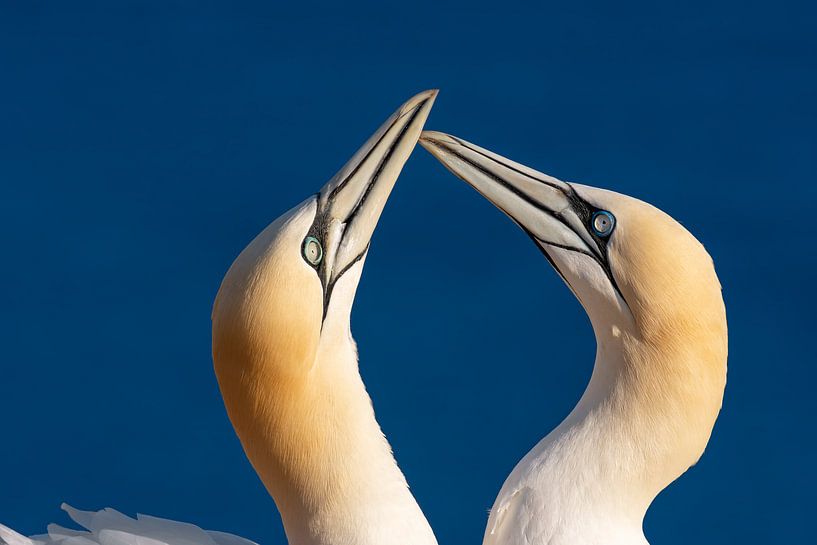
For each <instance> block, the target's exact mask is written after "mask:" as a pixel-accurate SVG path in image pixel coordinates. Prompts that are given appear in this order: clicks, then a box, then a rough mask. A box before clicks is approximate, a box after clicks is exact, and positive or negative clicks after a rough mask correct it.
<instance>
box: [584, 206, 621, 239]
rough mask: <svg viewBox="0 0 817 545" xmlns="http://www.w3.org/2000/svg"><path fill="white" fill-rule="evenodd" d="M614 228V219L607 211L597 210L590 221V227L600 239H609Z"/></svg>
mask: <svg viewBox="0 0 817 545" xmlns="http://www.w3.org/2000/svg"><path fill="white" fill-rule="evenodd" d="M615 226H616V217H615V216H614V215H613V214H611V213H610V212H608V211H607V210H599V211H597V212H596V213H595V214H593V217H592V218H591V219H590V227H592V229H593V232H594V233H596V235H598V236H600V237H609V236H610V233H612V232H613V229H614V228H615Z"/></svg>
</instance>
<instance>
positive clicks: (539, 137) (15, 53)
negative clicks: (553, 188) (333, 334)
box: [0, 1, 817, 545]
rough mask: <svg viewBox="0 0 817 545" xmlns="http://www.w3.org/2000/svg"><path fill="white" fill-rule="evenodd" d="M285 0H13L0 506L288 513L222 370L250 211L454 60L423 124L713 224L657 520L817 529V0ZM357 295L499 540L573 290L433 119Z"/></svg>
mask: <svg viewBox="0 0 817 545" xmlns="http://www.w3.org/2000/svg"><path fill="white" fill-rule="evenodd" d="M275 4H276V3H273V2H241V3H236V2H221V3H215V2H175V1H163V2H98V3H89V2H71V3H57V2H52V3H49V2H36V3H35V2H17V3H13V4H12V3H4V4H3V5H2V7H0V51H2V55H0V73H2V84H0V124H1V125H2V127H3V130H2V131H0V183H2V198H0V212H1V213H0V230H2V233H3V235H2V241H3V251H4V252H3V253H4V263H5V266H4V267H2V269H0V284H2V286H3V289H2V290H0V298H2V299H0V301H1V302H2V309H3V311H2V313H0V344H2V347H3V356H2V359H0V429H2V436H3V440H2V448H0V488H2V492H0V521H2V522H3V523H5V524H7V525H10V526H12V527H15V528H17V529H19V530H21V531H24V532H27V533H35V532H40V531H42V530H44V528H45V525H46V524H47V523H48V522H50V521H59V522H66V517H65V516H64V515H63V514H62V513H61V512H59V511H58V506H59V504H60V502H62V501H68V502H70V503H72V504H74V505H75V506H76V507H80V508H86V509H96V508H101V507H105V506H112V507H115V508H117V509H119V510H121V511H123V512H125V513H128V514H133V513H135V512H137V511H138V512H143V513H148V514H153V515H157V516H163V517H169V518H174V519H179V520H186V521H190V522H194V523H196V524H199V525H202V526H204V527H207V528H210V529H218V530H224V531H230V532H234V533H237V534H240V535H243V536H246V537H249V538H252V539H254V540H257V541H259V542H260V543H262V544H263V545H275V544H278V543H283V542H284V538H283V533H282V529H281V526H280V522H279V518H278V515H277V513H276V511H275V507H274V504H273V502H272V500H271V499H270V498H269V497H268V496H267V494H266V492H265V491H264V489H263V488H262V486H261V484H260V482H259V481H258V479H257V478H256V476H255V474H254V473H253V472H252V469H251V468H250V466H249V464H248V463H247V461H246V460H245V458H244V455H243V453H242V451H241V448H240V445H239V443H238V441H237V439H236V438H235V436H234V434H233V431H232V428H231V427H230V425H229V422H228V420H227V417H226V415H225V412H224V409H223V406H222V403H221V399H220V396H219V393H218V390H217V385H216V381H215V378H214V374H213V371H212V362H211V359H210V319H209V313H210V305H211V303H212V300H213V297H214V296H215V293H216V290H217V288H218V285H219V282H220V280H221V278H222V275H223V274H224V272H225V271H226V269H227V267H228V266H229V265H230V263H231V261H232V260H233V258H234V257H235V256H236V255H237V253H238V252H239V251H240V250H241V249H242V248H243V247H244V245H245V244H246V243H247V242H248V241H249V240H250V239H251V238H252V237H253V236H254V235H255V234H256V233H257V232H259V231H260V230H261V229H262V228H263V227H264V226H265V225H266V224H267V223H269V222H270V221H272V220H273V219H274V218H275V217H277V216H278V215H279V214H280V213H282V212H283V211H285V210H287V209H288V208H290V207H291V206H293V205H294V204H296V203H298V202H300V201H301V200H303V199H304V198H305V197H306V196H307V195H309V194H310V193H313V192H314V191H315V190H317V189H318V188H319V187H320V186H321V185H322V184H323V183H324V182H325V181H326V180H327V179H328V178H329V177H330V176H331V175H332V174H334V173H335V171H336V170H337V169H338V168H339V167H340V166H341V165H342V164H343V163H344V162H345V161H346V159H348V157H349V156H350V155H351V154H352V153H353V152H354V151H355V150H356V149H357V147H358V145H359V144H360V143H361V142H363V140H365V139H366V138H367V137H368V136H369V134H370V133H371V132H372V131H374V129H375V128H376V127H377V126H378V125H379V124H380V123H381V122H382V121H383V120H384V119H385V118H386V117H387V116H388V115H389V114H390V113H391V112H392V111H393V110H394V108H396V107H397V106H398V105H399V104H400V103H401V102H402V101H403V100H405V99H406V98H408V97H409V96H411V95H412V94H413V93H415V92H417V91H420V90H423V89H426V88H430V87H438V88H440V89H441V93H440V96H439V97H438V100H437V104H436V106H435V109H434V111H432V113H431V117H430V119H429V122H428V124H427V126H428V127H429V128H433V129H439V130H444V131H448V132H451V133H453V134H456V135H458V136H461V137H464V138H466V139H468V140H470V141H472V142H474V143H477V144H479V145H482V146H485V147H488V148H490V149H493V150H495V151H497V152H499V153H501V154H503V155H505V156H507V157H509V158H512V159H515V160H517V161H520V162H522V163H525V164H528V165H530V166H533V167H535V168H537V169H539V170H542V171H544V172H547V173H549V174H552V175H555V176H557V177H560V178H564V179H568V180H573V181H578V182H582V183H586V184H590V185H596V186H600V187H606V188H610V189H614V190H616V191H619V192H623V193H627V194H630V195H633V196H636V197H639V198H642V199H644V200H646V201H648V202H651V203H653V204H655V205H657V206H658V207H660V208H662V209H664V210H665V211H667V212H668V213H670V214H671V215H673V216H674V217H676V218H677V219H679V220H680V221H681V222H682V223H684V224H685V225H686V226H687V227H688V228H689V229H690V230H691V231H692V232H693V233H694V234H695V235H696V236H698V238H699V239H700V240H701V241H702V242H703V243H704V244H705V245H706V247H707V248H708V249H709V251H710V253H711V254H712V256H713V257H714V260H715V263H716V267H717V270H718V273H719V275H720V278H721V282H722V284H723V287H724V297H725V300H726V303H727V311H728V316H729V326H730V359H729V366H730V367H729V382H728V386H727V392H726V397H725V402H724V408H723V412H722V414H721V418H720V420H719V421H718V424H717V426H716V428H715V433H714V435H713V438H712V441H711V443H710V445H709V448H708V449H707V451H706V454H705V455H704V457H703V459H702V461H701V462H700V463H699V464H698V466H696V467H695V468H694V469H693V470H692V471H690V472H689V473H688V474H686V475H685V476H684V477H682V478H681V479H680V480H679V481H678V482H676V483H675V484H674V485H672V486H671V487H670V488H669V489H668V490H666V491H665V492H664V493H662V494H661V495H660V496H659V498H658V499H657V500H656V502H655V503H654V505H653V507H652V508H651V510H650V512H649V513H648V516H647V519H646V524H645V528H646V533H647V537H648V538H649V539H650V540H651V541H652V542H653V543H654V544H664V545H669V544H676V543H677V544H682V543H684V544H685V543H730V542H753V541H756V542H760V543H768V542H776V543H783V542H803V541H805V540H807V539H811V538H812V537H813V520H812V519H813V516H812V515H813V512H814V507H815V502H814V491H815V487H816V486H817V476H816V475H815V470H814V465H813V462H811V461H809V460H812V458H813V455H814V450H815V446H817V438H816V437H815V425H814V414H815V409H816V408H817V407H815V400H814V395H813V389H814V383H815V380H817V370H815V366H814V351H813V340H812V337H813V330H814V323H815V321H814V305H815V303H817V294H815V289H814V270H815V266H817V252H815V247H814V230H815V224H814V211H813V209H812V207H813V205H814V202H815V201H817V190H816V189H815V174H817V168H815V167H817V165H816V164H815V163H816V162H817V160H816V159H815V157H817V155H816V154H815V151H817V145H816V144H817V141H815V140H817V138H816V137H815V134H817V131H815V119H817V115H815V114H817V111H816V110H817V100H815V96H817V66H815V58H817V55H816V54H817V33H816V32H815V30H814V28H815V27H814V22H815V20H817V13H815V11H817V8H815V6H816V5H815V4H814V3H813V2H792V1H789V2H776V3H769V2H755V1H748V2H746V1H744V2H723V1H721V2H685V3H678V4H679V5H674V6H670V5H664V6H658V5H656V4H655V3H654V2H636V3H629V4H626V5H625V4H622V3H621V2H616V3H609V4H603V3H600V2H578V3H568V2H559V3H553V2H542V3H539V5H538V6H528V5H525V4H522V3H517V2H514V1H503V2H497V3H490V4H489V3H482V2H478V1H470V2H464V3H445V4H443V3H441V2H411V3H401V4H400V5H395V6H385V5H383V4H382V3H381V2H372V3H369V4H355V5H352V4H351V3H342V5H339V6H332V5H323V4H316V3H307V2H303V3H297V4H298V5H297V6H296V5H295V4H296V3H295V2H289V3H286V5H275ZM352 325H353V332H354V335H355V337H356V339H357V341H358V344H359V346H360V354H361V372H362V373H363V376H364V379H365V381H366V383H367V385H368V387H369V391H370V393H371V395H372V398H373V400H374V404H375V409H376V411H377V414H378V417H379V420H380V422H381V424H382V426H383V428H384V430H385V431H386V433H387V435H388V437H389V439H390V440H391V443H392V445H393V446H394V449H395V451H396V453H397V457H398V460H399V462H400V464H401V466H402V467H403V469H404V471H405V473H406V474H407V477H408V479H409V481H410V483H411V485H412V489H413V490H414V492H415V494H416V496H417V497H418V499H419V501H420V503H421V506H422V507H423V509H424V510H425V512H426V514H427V516H428V518H429V519H430V521H431V523H432V526H433V527H434V529H435V531H436V533H437V536H438V538H439V541H440V543H441V544H443V545H444V544H454V543H456V544H459V543H462V544H473V543H480V540H481V536H482V532H483V528H484V524H485V519H486V511H487V509H488V508H489V507H490V505H491V504H492V502H493V499H494V497H495V494H496V492H497V491H498V489H499V486H500V485H501V483H502V481H503V480H504V478H505V476H506V475H507V474H508V472H509V471H510V470H511V468H512V467H513V466H514V464H515V463H516V461H517V460H518V459H519V458H520V457H521V456H522V455H523V454H524V453H525V452H526V451H527V450H528V449H529V448H530V447H531V446H532V445H533V444H534V443H535V442H536V441H537V440H538V439H539V438H540V437H542V436H543V435H545V433H546V432H547V431H549V430H550V429H551V428H552V427H554V426H555V425H556V424H557V423H558V422H559V421H560V420H561V418H563V417H564V416H565V415H566V414H567V412H569V410H570V409H571V408H572V406H573V404H574V403H575V402H576V400H577V399H578V397H579V396H580V394H581V392H582V389H583V387H584V385H585V383H586V381H587V380H588V378H589V374H590V371H591V367H592V360H593V354H594V345H593V338H592V333H591V330H590V326H589V323H588V321H587V319H586V317H585V315H584V313H583V311H582V310H581V308H580V306H579V305H578V303H577V302H576V301H575V300H574V299H573V297H572V295H571V294H570V293H569V291H568V290H567V289H566V288H565V287H564V286H563V285H562V283H561V281H560V280H559V279H558V277H557V276H556V274H555V273H553V272H552V271H551V270H550V268H549V266H548V265H547V263H546V262H545V260H544V259H543V258H542V257H541V255H540V254H539V252H538V251H537V250H536V248H534V247H533V245H532V244H531V243H530V242H529V240H528V239H527V238H526V236H525V235H524V234H523V233H522V232H521V231H519V230H518V229H517V228H516V227H515V226H514V225H513V224H512V223H511V222H510V221H509V220H508V219H507V218H505V217H504V216H502V215H501V214H500V213H499V212H498V211H496V210H495V209H494V208H493V207H492V206H491V205H490V204H488V203H487V202H485V201H483V200H482V199H481V198H480V197H479V196H478V195H477V194H476V193H475V192H473V191H472V190H471V189H469V188H467V187H466V186H465V184H463V183H461V182H459V181H457V180H456V179H454V178H453V177H452V176H450V175H449V174H448V173H447V172H446V171H445V170H444V169H443V168H442V167H441V166H440V165H438V164H437V163H436V161H434V160H433V159H432V158H431V157H430V156H429V155H428V154H427V153H426V152H425V151H423V150H421V149H418V150H417V152H416V153H415V155H414V156H413V157H412V158H411V159H410V160H409V162H408V164H407V165H406V168H405V170H404V172H403V175H402V176H401V178H400V180H399V182H398V184H397V186H396V189H395V191H394V193H393V196H392V199H391V201H390V202H389V204H388V206H387V208H386V211H385V213H384V215H383V218H382V220H381V223H380V226H379V228H378V231H377V232H376V234H375V237H374V241H373V244H372V250H371V252H370V255H369V258H368V260H367V264H366V270H365V271H364V276H363V280H362V282H361V286H360V289H359V292H358V297H357V302H356V305H355V308H354V313H353V324H352ZM543 343H546V344H547V346H548V350H547V351H546V353H543V352H542V351H541V350H540V347H541V346H542V344H543Z"/></svg>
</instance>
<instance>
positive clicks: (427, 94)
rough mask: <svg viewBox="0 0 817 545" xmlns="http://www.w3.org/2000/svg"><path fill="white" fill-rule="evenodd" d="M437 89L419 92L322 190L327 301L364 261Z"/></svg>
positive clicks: (321, 207) (324, 271) (319, 201)
mask: <svg viewBox="0 0 817 545" xmlns="http://www.w3.org/2000/svg"><path fill="white" fill-rule="evenodd" d="M436 96H437V90H436V89H433V90H429V91H424V92H422V93H419V94H417V95H415V96H414V97H412V98H411V99H409V100H408V101H407V102H406V103H405V104H403V105H402V106H401V107H400V108H399V109H398V110H397V111H396V112H395V113H394V114H392V116H391V117H389V119H387V120H386V122H385V123H383V125H381V126H380V128H379V129H378V130H377V132H375V133H374V134H373V135H372V136H371V137H370V138H369V140H367V141H366V143H365V144H363V146H362V147H361V148H360V149H359V150H358V151H357V153H355V155H354V156H353V157H352V158H351V159H350V160H349V161H348V162H347V163H346V165H344V166H343V168H341V169H340V171H339V172H338V173H337V174H336V175H335V176H334V177H333V178H332V179H331V180H330V181H329V182H328V183H327V184H326V185H325V186H323V188H321V191H320V194H319V196H318V209H319V211H320V212H319V213H320V214H322V216H323V218H324V219H323V221H322V225H321V226H320V228H321V230H322V231H323V235H324V241H325V244H326V246H327V251H326V261H327V263H326V264H325V266H324V268H323V281H324V285H325V286H326V287H327V288H328V289H327V296H328V295H329V293H330V292H331V287H332V286H333V285H334V283H335V281H336V280H337V279H338V278H339V277H340V276H341V275H342V274H343V273H344V272H346V270H348V269H349V267H351V266H352V265H354V264H355V263H356V262H357V261H359V260H360V259H362V258H363V256H364V255H365V254H366V251H367V250H368V248H369V242H370V240H371V237H372V233H373V232H374V229H375V227H376V226H377V221H378V220H379V219H380V214H381V212H383V207H384V206H385V205H386V201H387V200H388V198H389V194H390V193H391V190H392V188H393V187H394V183H395V182H396V181H397V177H398V176H399V175H400V171H401V170H402V169H403V165H404V164H405V162H406V160H407V159H408V157H409V155H411V152H412V150H413V149H414V146H415V144H416V143H417V139H418V138H419V137H420V132H421V131H422V129H423V125H424V124H425V121H426V118H428V114H429V112H430V111H431V106H432V105H433V104H434V99H435V98H436Z"/></svg>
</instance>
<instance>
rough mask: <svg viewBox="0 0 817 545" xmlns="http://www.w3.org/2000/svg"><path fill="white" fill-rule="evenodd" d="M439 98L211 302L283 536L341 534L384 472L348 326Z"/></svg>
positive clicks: (235, 398)
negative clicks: (406, 167)
mask: <svg viewBox="0 0 817 545" xmlns="http://www.w3.org/2000/svg"><path fill="white" fill-rule="evenodd" d="M436 94H437V92H436V91H426V92H424V93H420V94H418V95H417V96H415V97H413V98H412V99H410V100H409V101H408V102H406V103H405V104H403V106H402V107H400V108H399V109H398V110H397V112H395V113H394V114H393V115H392V116H391V117H390V118H389V119H388V120H387V121H386V122H385V123H384V124H383V125H382V126H381V127H380V129H379V130H378V131H377V132H376V133H375V134H374V135H373V136H372V137H371V138H370V139H369V140H368V141H367V142H366V143H365V144H364V145H363V146H362V147H361V148H360V150H359V151H358V152H357V153H356V154H355V155H354V156H353V157H352V158H351V159H350V160H349V161H348V163H347V164H346V165H345V166H344V167H343V168H342V169H341V170H340V171H339V172H338V173H337V174H336V175H335V176H334V177H333V178H332V179H331V180H329V182H328V183H326V184H325V185H324V186H323V187H322V188H321V189H320V191H319V192H318V193H317V194H315V195H313V196H311V197H309V198H308V199H306V200H305V201H304V202H302V203H301V204H299V205H297V206H296V207H295V208H293V209H291V210H290V211H288V212H286V213H285V214H284V215H283V216H281V217H280V218H278V219H277V220H275V221H274V222H273V223H272V224H270V225H269V226H268V227H267V228H266V229H264V231H263V232H261V234H259V235H258V236H257V237H256V238H255V239H254V240H253V241H252V242H251V243H250V244H249V245H248V246H247V247H246V248H245V249H244V250H243V251H242V252H241V254H240V255H239V256H238V258H236V260H235V262H234V263H233V264H232V266H231V267H230V269H229V271H228V272H227V274H226V276H225V277H224V280H223V281H222V284H221V288H220V289H219V292H218V295H217V297H216V301H215V304H214V306H213V314H212V319H213V360H214V364H215V370H216V374H217V377H218V381H219V386H220V388H221V392H222V395H223V397H224V402H225V405H226V407H227V411H228V414H229V416H230V419H231V421H232V423H233V425H234V427H235V429H236V432H237V434H238V436H239V438H240V439H241V442H242V445H243V446H244V449H245V451H246V453H247V455H248V457H249V459H250V461H251V462H252V463H253V466H254V467H255V469H256V471H257V472H258V473H259V475H260V477H261V479H262V480H263V481H264V484H265V485H266V486H267V488H268V490H269V491H270V493H271V494H272V496H273V497H274V499H275V501H276V503H277V504H278V507H279V509H280V511H281V514H282V517H283V519H284V525H285V527H286V529H287V534H288V536H289V538H290V541H291V542H299V543H300V542H307V543H308V542H313V541H316V542H317V541H320V542H322V541H321V540H322V539H328V538H327V537H326V534H327V533H331V532H335V534H334V535H335V537H334V538H333V539H340V538H338V537H337V534H338V533H339V532H340V533H342V532H343V531H347V530H349V531H351V530H350V529H349V528H345V526H349V525H351V524H353V523H354V521H355V518H354V516H353V515H352V514H349V513H347V512H345V510H347V509H354V508H355V507H356V506H355V505H354V501H353V500H354V498H353V497H354V495H355V494H357V493H361V494H362V493H363V492H362V491H365V488H366V486H367V483H366V480H367V479H369V478H372V479H374V478H382V479H383V480H384V481H387V479H388V478H390V475H384V474H383V472H386V473H388V472H389V471H390V469H389V468H388V467H387V466H388V465H389V462H393V459H392V458H391V452H390V450H389V448H388V444H387V443H386V442H385V440H384V439H383V436H382V433H381V432H380V430H379V427H378V426H377V424H376V421H375V420H374V415H373V412H372V409H371V402H370V400H369V398H368V396H367V395H366V392H365V388H364V387H363V384H362V381H361V379H360V376H359V373H358V370H357V357H356V348H355V344H354V341H353V340H352V338H351V334H350V330H349V329H350V328H349V319H350V312H351V308H352V303H353V300H354V295H355V291H356V289H357V285H358V281H359V279H360V275H361V271H362V268H363V263H364V260H365V258H366V255H367V253H368V250H369V241H370V239H371V236H372V233H373V231H374V229H375V226H376V225H377V221H378V219H379V217H380V214H381V212H382V210H383V207H384V205H385V203H386V200H387V199H388V196H389V194H390V192H391V189H392V187H393V186H394V183H395V181H396V180H397V177H398V175H399V174H400V171H401V169H402V167H403V164H404V163H405V161H406V160H407V159H408V157H409V155H410V153H411V151H412V150H413V148H414V146H415V144H416V142H417V139H418V137H419V135H420V131H421V130H422V127H423V124H424V123H425V120H426V118H427V116H428V114H429V111H430V109H431V106H432V104H433V102H434V98H435V97H436ZM368 443H372V444H371V445H370V444H368ZM382 453H385V455H381V454H382ZM384 456H386V457H387V459H384ZM367 457H371V459H367ZM380 465H383V466H384V467H383V468H380ZM367 466H369V467H367ZM378 470H382V471H381V474H380V475H377V474H376V472H377V471H378ZM367 472H369V473H371V472H375V474H374V475H369V473H367ZM397 474H398V475H397V476H396V477H395V478H396V479H397V480H401V479H402V475H401V474H399V471H397ZM388 486H389V484H388V482H386V484H385V487H384V488H385V489H388ZM402 486H403V487H405V482H404V481H403V482H402ZM344 498H345V499H344ZM361 501H369V500H368V499H367V500H361ZM343 528H345V529H343ZM347 537H348V536H347ZM349 539H360V538H359V535H358V536H352V537H349Z"/></svg>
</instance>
